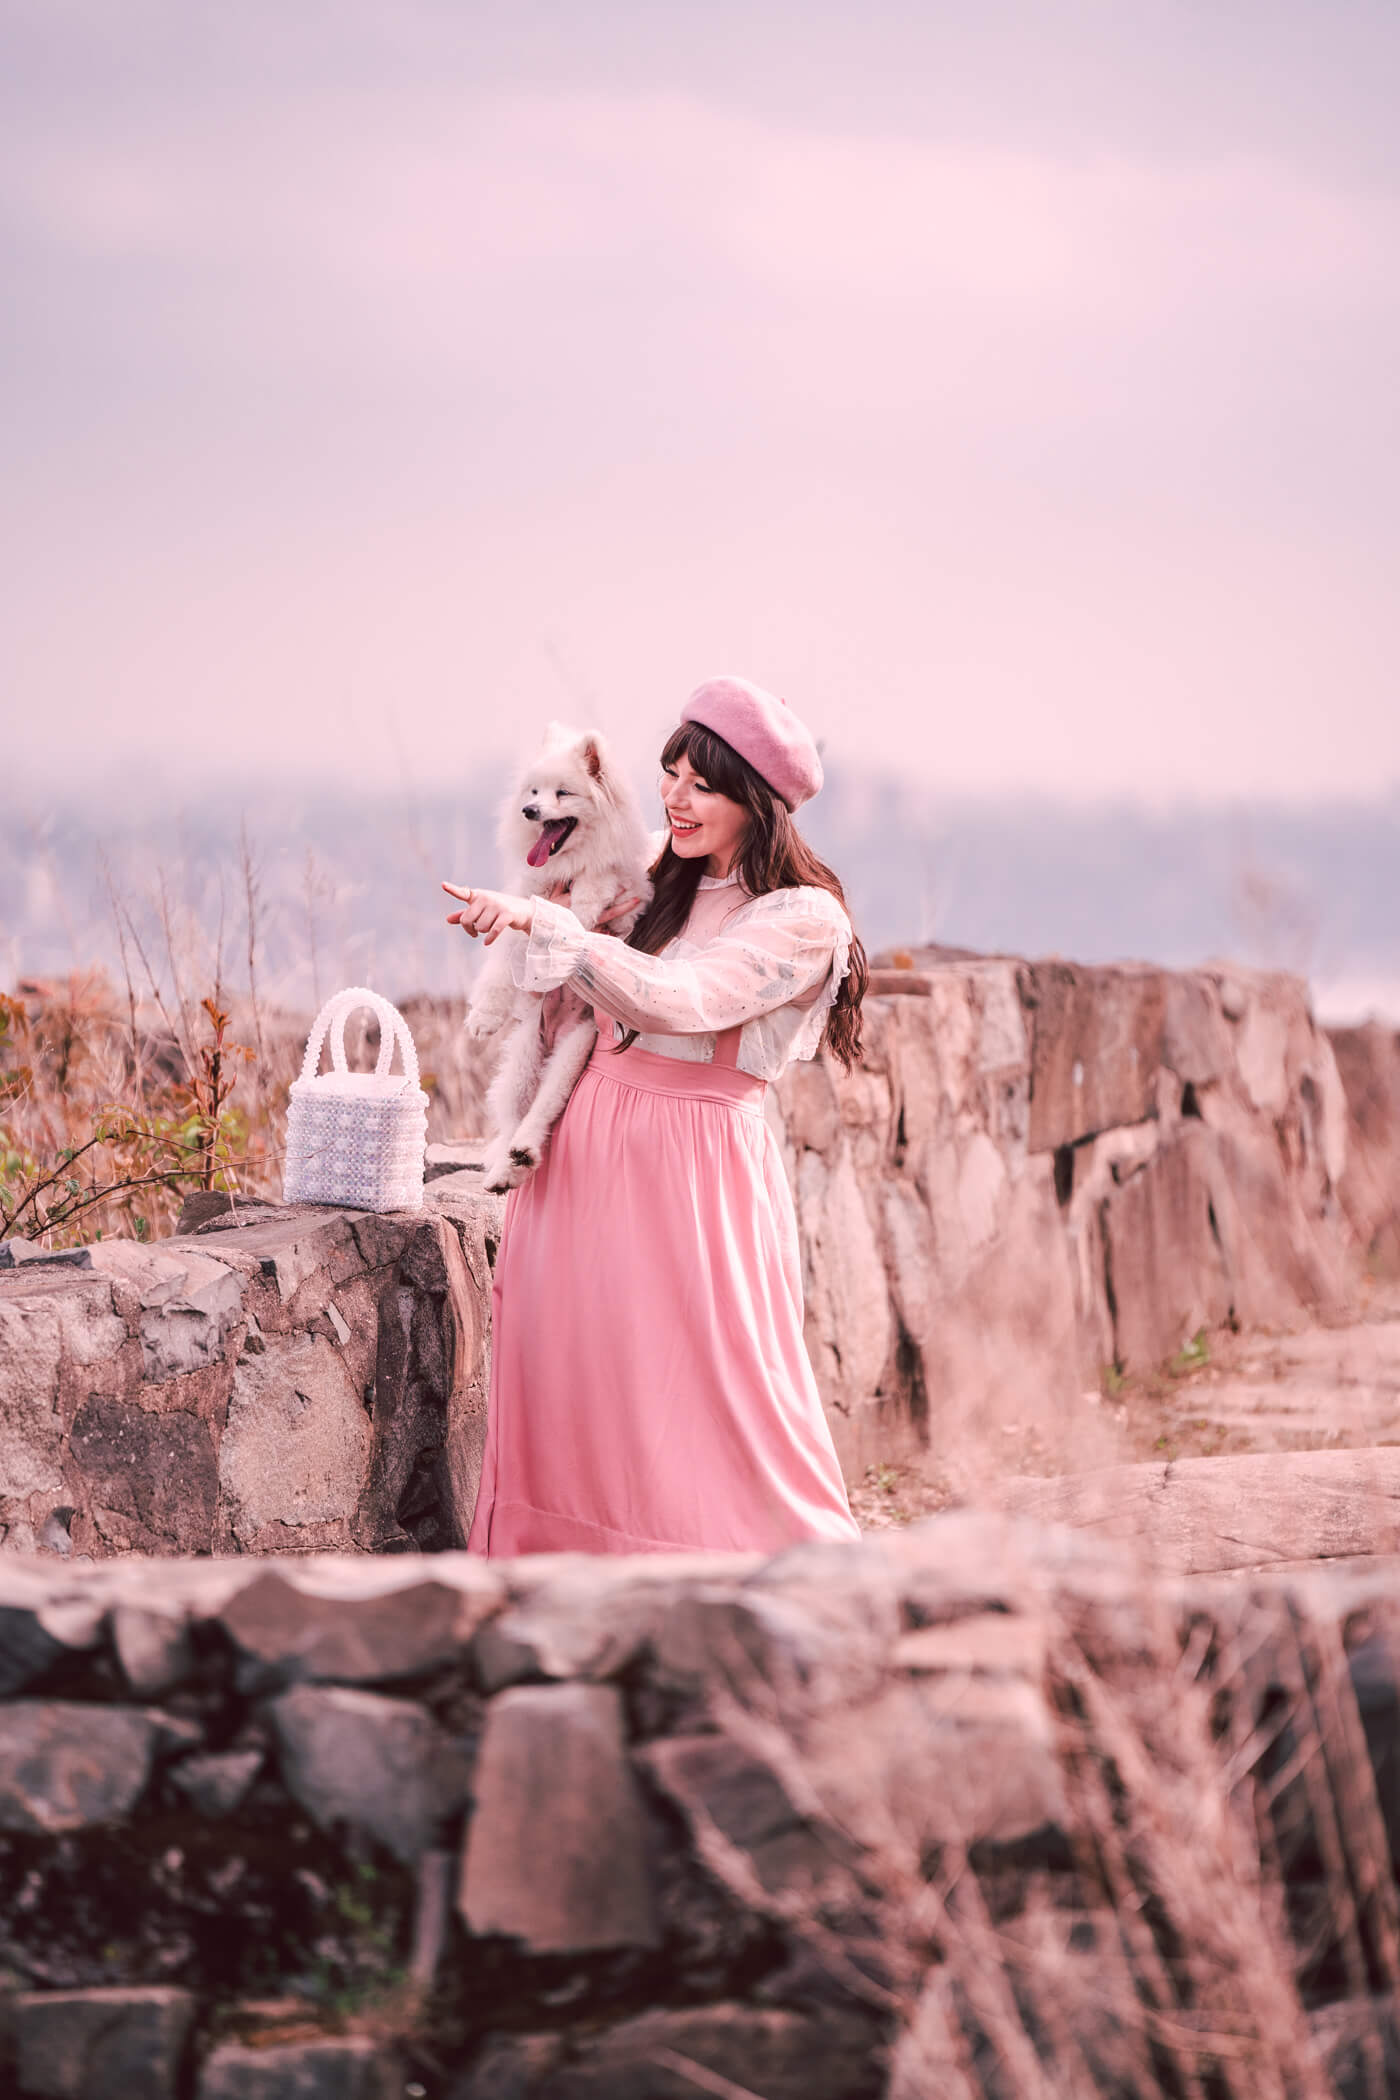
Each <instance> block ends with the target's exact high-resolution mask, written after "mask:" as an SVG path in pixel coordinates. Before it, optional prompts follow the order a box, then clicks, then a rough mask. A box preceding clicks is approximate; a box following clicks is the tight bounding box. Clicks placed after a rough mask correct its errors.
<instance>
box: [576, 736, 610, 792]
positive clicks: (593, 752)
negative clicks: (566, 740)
mask: <svg viewBox="0 0 1400 2100" xmlns="http://www.w3.org/2000/svg"><path fill="white" fill-rule="evenodd" d="M575 748H576V750H577V751H578V754H579V757H580V758H581V759H582V760H583V762H584V764H585V765H586V766H587V768H588V773H589V778H590V779H591V780H601V779H602V777H603V774H604V771H605V770H606V767H607V754H606V752H605V750H604V748H603V739H602V738H601V737H600V736H599V735H597V733H596V732H595V731H594V730H591V729H590V730H589V732H588V734H587V736H582V737H580V738H579V740H578V743H577V745H576V746H575Z"/></svg>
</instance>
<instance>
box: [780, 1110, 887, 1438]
mask: <svg viewBox="0 0 1400 2100" xmlns="http://www.w3.org/2000/svg"><path fill="white" fill-rule="evenodd" d="M797 1210H798V1216H799V1219H800V1222H801V1228H802V1238H803V1256H804V1260H805V1274H804V1278H803V1283H804V1295H805V1298H806V1311H807V1318H806V1340H807V1348H808V1352H809V1354H810V1355H811V1358H812V1362H813V1366H814V1368H815V1369H816V1371H817V1375H818V1377H819V1379H820V1380H821V1383H822V1388H823V1392H824V1394H825V1396H826V1397H827V1399H828V1404H831V1403H832V1402H835V1403H836V1404H837V1405H838V1406H839V1407H840V1409H841V1410H842V1411H843V1412H844V1413H847V1414H849V1413H851V1412H853V1411H857V1410H858V1409H859V1408H860V1406H861V1403H862V1402H864V1401H866V1400H867V1399H868V1398H869V1396H870V1395H871V1394H873V1393H874V1391H875V1388H876V1386H877V1385H878V1383H879V1379H880V1373H881V1371H882V1370H883V1369H884V1366H885V1361H886V1358H887V1357H888V1355H889V1353H890V1348H891V1344H892V1341H893V1323H892V1321H891V1318H890V1297H889V1286H888V1284H887V1283H886V1281H885V1269H884V1263H883V1261H882V1260H881V1258H880V1250H879V1247H878V1245H877V1243H876V1239H875V1233H874V1229H873V1227H872V1225H871V1221H870V1216H869V1213H868V1212H867V1210H866V1207H865V1200H864V1197H863V1196H862V1193H861V1184H860V1180H859V1178H858V1176H857V1173H856V1168H855V1163H854V1160H853V1159H852V1157H851V1154H850V1152H849V1151H847V1150H845V1149H843V1150H842V1151H840V1152H839V1153H838V1154H837V1156H836V1159H835V1162H834V1163H833V1164H831V1165H828V1164H827V1162H826V1161H824V1160H823V1159H822V1158H821V1156H820V1155H819V1154H818V1153H816V1152H804V1153H803V1154H802V1155H801V1158H800V1159H799V1162H798V1169H797Z"/></svg>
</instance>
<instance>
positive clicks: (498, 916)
mask: <svg viewBox="0 0 1400 2100" xmlns="http://www.w3.org/2000/svg"><path fill="white" fill-rule="evenodd" d="M443 888H444V889H445V890H446V892H447V894H448V896H449V897H460V898H461V900H462V909H461V910H460V911H450V912H449V913H448V914H447V923H448V925H449V926H460V927H461V929H462V931H463V933H469V934H470V935H471V936H472V939H473V940H475V939H476V936H477V935H478V934H480V935H481V937H482V939H483V940H484V941H485V943H486V945H487V947H488V948H489V947H490V945H491V943H492V941H498V940H499V939H500V937H501V935H502V934H503V933H509V932H511V931H512V929H514V931H515V932H517V933H528V932H529V930H530V920H531V918H532V917H533V915H534V909H535V900H534V898H533V897H512V896H509V895H508V894H507V893H506V892H505V891H504V890H459V889H458V887H457V885H456V884H455V883H453V882H445V883H444V884H443Z"/></svg>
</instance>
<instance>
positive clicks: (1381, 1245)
mask: <svg viewBox="0 0 1400 2100" xmlns="http://www.w3.org/2000/svg"><path fill="white" fill-rule="evenodd" d="M1331 1041H1332V1048H1333V1051H1334V1053H1335V1055H1336V1059H1337V1069H1338V1071H1339V1072H1340V1074H1341V1078H1342V1085H1343V1087H1344V1089H1345V1091H1346V1097H1347V1108H1348V1111H1349V1116H1350V1127H1349V1131H1348V1144H1347V1160H1346V1168H1345V1170H1344V1172H1343V1174H1342V1176H1341V1179H1340V1181H1339V1183H1338V1192H1339V1194H1340V1196H1341V1199H1342V1208H1343V1209H1344V1211H1345V1212H1346V1215H1347V1218H1348V1220H1349V1222H1350V1224H1351V1227H1352V1230H1353V1232H1354V1233H1355V1234H1356V1238H1357V1242H1358V1244H1359V1245H1360V1247H1361V1249H1362V1251H1363V1253H1364V1254H1365V1256H1366V1259H1367V1262H1368V1263H1369V1264H1370V1266H1371V1267H1372V1268H1373V1269H1374V1270H1376V1271H1377V1272H1378V1273H1380V1274H1382V1275H1386V1276H1400V1165H1397V1162H1400V1034H1397V1033H1396V1031H1395V1030H1394V1029H1393V1028H1383V1027H1382V1026H1381V1025H1380V1023H1379V1022H1377V1021H1372V1022H1369V1023H1368V1024H1367V1026H1365V1027H1364V1028H1334V1029H1332V1031H1331Z"/></svg>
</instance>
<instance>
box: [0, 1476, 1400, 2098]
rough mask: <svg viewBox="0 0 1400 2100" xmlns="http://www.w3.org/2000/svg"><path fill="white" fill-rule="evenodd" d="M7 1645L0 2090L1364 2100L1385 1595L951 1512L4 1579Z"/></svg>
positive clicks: (1395, 1914) (1382, 1960)
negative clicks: (876, 1529) (715, 1549)
mask: <svg viewBox="0 0 1400 2100" xmlns="http://www.w3.org/2000/svg"><path fill="white" fill-rule="evenodd" d="M0 1612H3V1614H4V1619H3V1622H0V1623H3V1626H4V1628H5V1629H6V1631H7V1645H6V1647H5V1649H4V1651H3V1655H4V1660H5V1661H6V1664H7V1668H8V1679H7V1682H8V1685H9V1696H7V1697H0V2092H5V2093H7V2094H8V2093H10V2092H16V2093H17V2094H19V2095H20V2096H28V2100H57V2096H62V2100H107V2096H109V2095H110V2100H128V2096H129V2095H136V2094H139V2095H142V2096H145V2100H191V2096H193V2100H321V2096H325V2100H407V2096H408V2095H411V2094H412V2093H413V2092H414V2091H415V2089H416V2091H417V2092H418V2093H420V2094H425V2093H426V2094H428V2095H431V2096H432V2100H628V2096H631V2100H658V2096H668V2095H674V2096H675V2100H683V2096H684V2095H687V2094H689V2093H692V2092H694V2091H704V2092H715V2093H719V2094H726V2093H736V2092H737V2093H744V2094H755V2095H758V2094H761V2095H764V2096H766V2100H782V2096H789V2100H926V2096H929V2095H933V2094H939V2095H941V2094H945V2093H949V2094H958V2095H961V2096H962V2100H1010V2096H1011V2095H1012V2094H1017V2095H1019V2094H1025V2093H1042V2094H1052V2093H1054V2094H1058V2093H1061V2092H1064V2093H1070V2092H1073V2093H1078V2094H1081V2095H1084V2096H1086V2100H1087V2096H1088V2095H1091V2094H1093V2093H1103V2094H1104V2095H1105V2096H1109V2095H1113V2096H1122V2095H1133V2096H1135V2100H1152V2096H1154V2095H1157V2094H1161V2093H1163V2092H1169V2093H1190V2092H1196V2093H1209V2094H1212V2095H1219V2096H1221V2100H1259V2096H1260V2095H1262V2094H1274V2095H1276V2096H1278V2100H1286V2096H1287V2100H1292V2096H1294V2095H1296V2096H1297V2100H1310V2096H1311V2095H1314V2094H1316V2095H1319V2096H1320V2095H1321V2094H1322V2093H1323V2092H1325V2091H1327V2090H1328V2088H1327V2087H1326V2086H1325V2085H1323V2084H1320V2083H1319V2082H1318V2079H1319V2076H1320V2074H1321V2072H1322V2071H1323V2070H1324V2069H1330V2071H1331V2073H1332V2074H1333V2075H1334V2076H1335V2077H1336V2078H1337V2079H1338V2080H1339V2081H1340V2083H1339V2087H1338V2089H1339V2090H1341V2091H1345V2092H1352V2091H1355V2092H1357V2093H1358V2094H1365V2093H1367V2092H1369V2091H1371V2090H1375V2091H1384V2090H1386V2087H1385V2086H1384V2085H1383V2084H1381V2085H1374V2086H1370V2087H1368V2085H1367V2084H1366V2083H1365V2077H1366V2070H1365V2067H1366V2064H1367V2061H1368V2060H1369V2061H1370V2062H1371V2063H1372V2064H1373V2065H1380V2064H1382V2063H1383V2062H1384V2061H1387V2060H1389V2058H1390V2057H1391V2056H1393V2055H1394V2049H1393V2042H1394V2035H1395V2031H1396V2022H1395V2015H1394V2005H1395V2000H1396V1996H1397V1994H1400V1893H1398V1892H1397V1883H1396V1878H1395V1874H1396V1865H1397V1859H1400V1808H1397V1802H1400V1784H1398V1783H1397V1773H1400V1597H1397V1594H1396V1586H1395V1574H1394V1566H1393V1564H1383V1563H1372V1564H1371V1565H1370V1566H1369V1567H1365V1568H1361V1569H1360V1570H1354V1571H1353V1572H1351V1573H1342V1572H1339V1571H1337V1570H1335V1569H1333V1570H1328V1571H1326V1572H1317V1571H1314V1572H1311V1573H1307V1574H1303V1575H1297V1576H1293V1577H1289V1578H1275V1579H1273V1580H1271V1581H1263V1580H1260V1579H1246V1580H1234V1581H1229V1580H1223V1579H1219V1578H1217V1579H1216V1580H1214V1581H1202V1580H1200V1579H1198V1578H1197V1579H1182V1578H1173V1577H1170V1576H1163V1575H1162V1574H1161V1572H1160V1571H1151V1570H1144V1569H1142V1568H1140V1567H1139V1566H1137V1565H1136V1564H1135V1563H1134V1562H1133V1560H1131V1559H1130V1558H1128V1557H1126V1556H1124V1555H1122V1554H1121V1552H1120V1551H1118V1550H1116V1549H1110V1548H1107V1547H1105V1546H1104V1545H1102V1544H1101V1543H1094V1544H1089V1543H1086V1542H1085V1541H1083V1540H1081V1539H1079V1538H1077V1537H1076V1536H1075V1535H1073V1534H1070V1533H1066V1532H1064V1531H1049V1530H1041V1529H1039V1528H1038V1527H1037V1526H1035V1525H1033V1524H1029V1523H1026V1522H1025V1521H1009V1520H1007V1519H1005V1518H991V1517H975V1516H972V1515H968V1514H959V1515H951V1516H947V1517H943V1518H939V1519H935V1520H934V1521H933V1522H932V1523H930V1524H926V1525H924V1526H921V1527H919V1528H918V1529H916V1530H914V1531H910V1532H905V1533H887V1534H885V1535H884V1537H883V1538H882V1539H881V1540H879V1541H878V1542H877V1541H874V1540H870V1541H867V1542H866V1543H865V1544H864V1545H862V1546H858V1547H839V1548H837V1547H802V1548H798V1549H795V1550H792V1551H789V1552H787V1553H785V1554H782V1555H779V1556H778V1557H776V1558H775V1559H772V1560H768V1561H764V1560H763V1559H761V1558H760V1557H758V1556H721V1555H710V1556H696V1557H694V1558H693V1559H687V1558H682V1557H679V1556H677V1557H674V1558H670V1557H667V1556H661V1555H657V1556H650V1557H648V1558H647V1559H645V1560H638V1561H626V1560H617V1561H608V1562H601V1561H599V1560H596V1559H588V1558H584V1557H580V1556H573V1555H558V1556H549V1557H547V1558H543V1559H537V1560H526V1561H518V1562H514V1563H505V1564H501V1563H492V1564H490V1565H484V1564H483V1563H481V1562H480V1561H477V1560H474V1559H471V1558H468V1557H467V1556H466V1555H463V1554H458V1553H447V1554H439V1555H434V1556H433V1557H432V1558H431V1559H424V1560H421V1561H420V1560H418V1559H417V1558H416V1557H414V1556H405V1557H400V1558H390V1559H378V1560H375V1559H370V1558H367V1557H364V1556H360V1557H358V1558H354V1557H350V1556H342V1557H340V1558H335V1557H331V1556H325V1557H318V1556H307V1557H303V1558H301V1559H299V1560H297V1561H282V1562H273V1563H268V1562H262V1563H257V1562H250V1561H249V1560H247V1559H239V1558H237V1557H229V1558H225V1559H221V1560H209V1559H205V1560H202V1561H199V1560H195V1561H182V1560H175V1559H166V1560H163V1561H154V1560H140V1559H134V1558H130V1557H129V1558H126V1559H124V1560H115V1561H109V1562H107V1563H105V1564H102V1565H95V1566H91V1567H79V1568H75V1567H71V1566H62V1565H59V1564H57V1563H55V1562H54V1561H52V1560H42V1561H41V1560H38V1559H26V1558H24V1557H21V1556H18V1555H8V1556H5V1557H4V1558H3V1559H0ZM155 1618H159V1619H162V1620H163V1621H164V1622H165V1623H166V1624H167V1625H168V1626H169V1627H171V1628H173V1629H175V1630H176V1631H177V1632H178V1634H179V1636H180V1638H179V1639H178V1640H175V1639H171V1640H169V1641H167V1642H166V1643H165V1645H164V1648H163V1650H162V1651H161V1654H162V1665H161V1666H162V1671H163V1673H164V1677H165V1688H164V1690H163V1691H162V1692H161V1693H160V1694H159V1695H158V1696H155V1695H152V1694H150V1693H149V1691H141V1692H138V1687H137V1685H136V1684H134V1683H133V1682H131V1681H130V1679H129V1676H128V1660H131V1661H134V1663H135V1666H136V1668H137V1670H138V1672H139V1674H140V1675H141V1679H142V1686H143V1687H145V1686H148V1685H149V1682H150V1673H151V1657H152V1655H153V1654H154V1652H155V1646H154V1643H153V1642H152V1641H151V1640H149V1639H148V1640H147V1641H146V1642H145V1644H144V1645H142V1644H141V1643H139V1642H137V1641H135V1640H134V1638H133V1632H132V1629H133V1627H135V1626H139V1625H141V1624H142V1623H143V1622H145V1621H147V1620H151V1619H155ZM586 1633H587V1634H588V1635H589V1636H590V1637H588V1638H585V1634H586ZM507 1663H508V1664H509V1679H510V1681H508V1682H505V1683H502V1682H501V1675H500V1673H501V1671H502V1669H503V1667H504V1666H506V1665H507ZM156 1976H159V1978H160V1979H161V1980H160V1982H159V1983H156V1982H154V1981H153V1980H152V1979H153V1978H154V1977H156Z"/></svg>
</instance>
